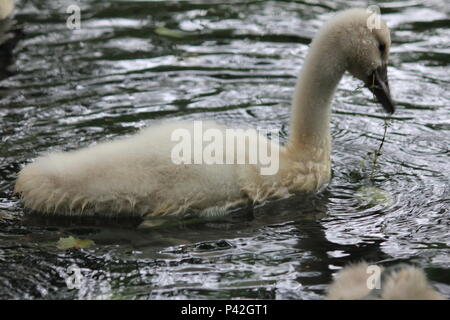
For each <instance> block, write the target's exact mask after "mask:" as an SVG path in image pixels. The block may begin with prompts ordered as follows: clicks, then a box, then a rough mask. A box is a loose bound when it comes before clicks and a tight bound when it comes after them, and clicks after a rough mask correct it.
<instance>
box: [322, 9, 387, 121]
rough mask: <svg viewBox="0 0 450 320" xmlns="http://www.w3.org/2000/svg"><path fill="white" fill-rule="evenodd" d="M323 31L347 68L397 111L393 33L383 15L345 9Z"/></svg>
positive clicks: (385, 106)
mask: <svg viewBox="0 0 450 320" xmlns="http://www.w3.org/2000/svg"><path fill="white" fill-rule="evenodd" d="M322 34H323V37H324V38H325V41H328V43H329V44H331V46H332V47H331V48H329V49H331V50H332V51H333V53H334V54H337V52H341V53H342V59H343V61H341V63H343V64H344V65H345V69H346V71H348V72H349V73H350V74H352V75H353V76H354V77H356V78H358V79H360V80H362V81H363V82H364V84H365V86H366V87H367V88H368V89H369V90H370V91H371V92H372V93H373V94H374V95H375V96H376V98H377V99H378V101H379V102H380V103H381V104H382V105H383V108H384V109H385V110H386V111H387V112H389V113H393V112H394V111H395V105H394V102H393V101H392V98H391V94H390V90H389V84H388V77H387V63H388V57H389V49H390V46H391V37H390V31H389V28H388V26H387V25H386V22H385V21H383V20H382V19H381V17H380V15H377V14H375V13H374V12H371V11H369V10H367V9H349V10H345V11H342V12H340V13H338V14H337V15H336V16H335V17H334V18H333V19H332V20H331V21H330V22H329V23H328V24H327V25H325V26H324V29H323V30H322Z"/></svg>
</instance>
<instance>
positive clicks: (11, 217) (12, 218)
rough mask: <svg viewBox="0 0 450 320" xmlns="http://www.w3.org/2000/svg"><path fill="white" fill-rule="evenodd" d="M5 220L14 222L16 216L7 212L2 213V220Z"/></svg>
mask: <svg viewBox="0 0 450 320" xmlns="http://www.w3.org/2000/svg"><path fill="white" fill-rule="evenodd" d="M2 219H5V220H14V219H15V218H14V216H13V215H11V214H9V213H6V212H0V220H2Z"/></svg>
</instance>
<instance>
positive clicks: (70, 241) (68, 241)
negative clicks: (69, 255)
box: [56, 236, 95, 250]
mask: <svg viewBox="0 0 450 320" xmlns="http://www.w3.org/2000/svg"><path fill="white" fill-rule="evenodd" d="M93 244H95V243H94V241H92V240H89V239H86V240H82V239H77V238H74V237H72V236H70V237H67V238H59V240H58V242H57V243H56V247H57V248H58V249H62V250H63V249H84V248H89V247H90V246H92V245H93Z"/></svg>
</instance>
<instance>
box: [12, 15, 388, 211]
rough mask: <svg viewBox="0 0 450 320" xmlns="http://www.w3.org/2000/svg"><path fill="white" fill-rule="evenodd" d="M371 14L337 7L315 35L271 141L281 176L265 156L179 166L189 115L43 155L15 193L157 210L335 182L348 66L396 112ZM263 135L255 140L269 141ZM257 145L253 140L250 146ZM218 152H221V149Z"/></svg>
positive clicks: (43, 202)
mask: <svg viewBox="0 0 450 320" xmlns="http://www.w3.org/2000/svg"><path fill="white" fill-rule="evenodd" d="M370 14H371V13H369V12H366V10H364V9H352V10H347V11H344V12H341V13H339V14H338V15H337V16H336V17H335V18H333V19H332V20H331V21H330V22H328V23H327V24H326V25H325V26H324V27H323V28H322V29H321V30H320V31H319V33H318V35H317V36H316V37H315V38H314V40H313V42H312V44H311V48H310V50H309V53H308V56H307V58H306V60H305V63H304V66H303V69H302V71H301V73H300V76H299V80H298V81H297V85H296V89H295V94H294V99H293V105H292V119H291V135H290V137H289V140H288V142H287V144H286V145H285V146H279V145H278V144H275V143H272V142H270V143H269V144H270V145H271V148H272V150H277V152H279V165H278V167H279V170H278V171H277V172H276V174H272V175H262V174H261V169H262V167H263V165H262V164H261V163H256V164H205V163H203V164H181V165H180V164H175V163H174V162H173V159H172V157H171V156H172V151H173V148H174V147H175V144H176V142H174V141H172V139H171V138H172V134H173V132H174V130H177V129H186V130H187V131H188V132H190V133H191V136H192V137H195V134H194V132H193V131H194V129H193V123H192V122H170V123H161V124H159V125H155V126H152V127H150V128H147V129H145V130H143V131H141V132H140V133H138V134H136V135H134V136H131V137H127V138H123V139H119V140H116V141H112V142H106V143H101V144H98V145H94V146H90V147H88V148H84V149H81V150H77V151H71V152H61V153H54V154H49V155H46V156H43V157H40V158H38V159H36V160H35V162H34V163H31V164H29V165H27V166H26V167H25V168H24V169H23V170H22V171H21V172H20V173H19V176H18V180H17V183H16V188H15V191H16V192H18V193H21V195H22V199H23V202H24V204H25V206H26V207H28V208H31V209H33V210H34V211H36V212H41V213H48V214H50V213H57V214H66V215H72V214H106V215H139V216H146V217H152V216H162V215H182V214H185V213H187V212H205V211H206V212H210V213H216V212H225V211H226V210H227V209H229V208H230V207H233V206H235V205H238V204H241V203H245V202H250V203H255V202H260V201H264V200H265V199H268V198H272V197H282V196H286V195H288V194H290V193H292V192H299V191H315V190H318V189H319V188H320V187H321V186H323V185H324V184H326V183H327V182H328V181H329V179H330V171H331V170H330V152H331V137H330V128H329V123H330V119H329V117H330V103H331V100H332V97H333V95H334V92H335V89H336V87H337V85H338V83H339V81H340V79H341V78H342V76H343V74H344V73H345V71H350V72H351V73H352V74H353V75H354V76H356V77H357V78H359V79H361V80H363V81H364V82H365V83H366V84H367V86H370V90H371V91H372V92H373V93H374V94H375V95H376V96H377V98H378V100H379V101H380V102H381V103H382V104H383V107H385V109H386V110H387V111H389V112H393V111H394V106H393V103H392V101H391V99H390V94H389V87H388V84H387V76H386V63H387V58H388V52H389V46H390V35H389V29H388V28H387V26H386V24H385V23H384V22H383V21H381V26H380V29H373V30H369V29H368V27H367V22H366V21H367V18H368V16H369V15H370ZM208 128H209V129H217V130H218V131H220V132H223V131H224V130H225V128H224V127H222V126H220V125H218V124H216V123H214V122H204V123H203V129H204V130H206V129H208ZM257 137H258V138H257V140H258V141H259V142H260V141H261V140H264V139H266V138H265V137H263V136H261V135H258V136H257ZM200 139H201V137H200ZM216 142H217V141H216ZM201 143H203V142H201ZM217 143H218V142H217ZM255 143H257V142H256V140H255V139H249V140H247V147H248V145H254V144H255ZM193 144H195V141H193ZM203 145H205V144H204V143H203ZM258 145H259V146H260V145H261V144H260V143H259V144H258ZM217 146H218V147H219V148H220V146H219V143H218V144H217ZM248 149H249V148H246V146H245V144H240V145H238V146H237V149H236V150H235V151H233V152H234V153H235V155H239V154H240V155H243V156H244V157H245V158H248V157H249V156H250V154H249V153H248V152H249V151H248ZM195 152H198V151H196V150H195V149H194V154H192V158H195V157H196V154H195ZM222 152H223V153H224V157H225V153H226V150H225V146H223V149H222ZM246 163H248V162H246Z"/></svg>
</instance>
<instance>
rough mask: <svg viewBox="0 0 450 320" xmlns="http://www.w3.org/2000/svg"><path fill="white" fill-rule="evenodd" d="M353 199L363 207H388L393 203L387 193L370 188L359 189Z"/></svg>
mask: <svg viewBox="0 0 450 320" xmlns="http://www.w3.org/2000/svg"><path fill="white" fill-rule="evenodd" d="M355 197H356V199H358V200H359V201H360V202H362V204H363V205H365V206H376V205H382V206H385V207H388V206H390V205H392V203H393V200H392V197H391V195H390V194H389V193H388V192H386V191H384V190H383V189H380V188H377V187H372V186H363V187H361V188H359V189H358V190H357V191H356V194H355Z"/></svg>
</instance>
